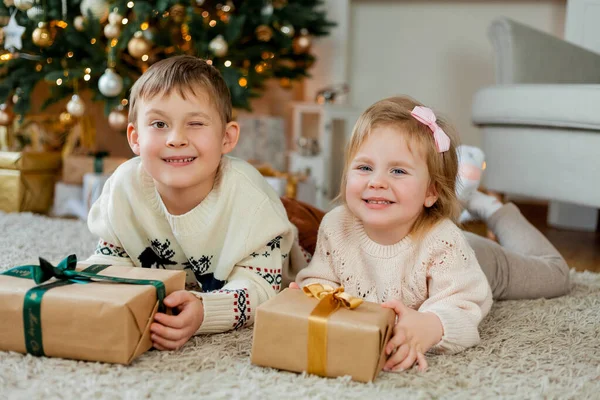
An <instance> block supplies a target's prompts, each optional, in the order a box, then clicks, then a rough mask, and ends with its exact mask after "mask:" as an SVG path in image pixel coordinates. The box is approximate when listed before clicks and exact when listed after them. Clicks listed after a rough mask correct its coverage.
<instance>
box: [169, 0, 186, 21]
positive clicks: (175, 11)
mask: <svg viewBox="0 0 600 400" xmlns="http://www.w3.org/2000/svg"><path fill="white" fill-rule="evenodd" d="M169 15H170V16H171V18H172V19H173V21H174V22H175V23H178V24H180V23H182V22H183V20H184V19H185V6H184V5H183V4H175V5H174V6H173V7H171V9H170V10H169Z"/></svg>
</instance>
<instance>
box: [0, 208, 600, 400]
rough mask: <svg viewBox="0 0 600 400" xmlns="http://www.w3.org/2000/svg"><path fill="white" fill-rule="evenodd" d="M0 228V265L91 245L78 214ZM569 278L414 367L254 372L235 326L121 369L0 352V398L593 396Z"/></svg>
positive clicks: (578, 299) (1, 222)
mask: <svg viewBox="0 0 600 400" xmlns="http://www.w3.org/2000/svg"><path fill="white" fill-rule="evenodd" d="M0 232H2V233H1V236H0V270H4V269H7V268H8V267H11V266H13V265H17V264H24V263H29V262H35V261H36V257H37V256H38V255H40V256H43V257H45V258H48V259H60V258H62V257H64V256H66V255H67V254H70V253H76V254H77V255H78V256H79V257H81V258H83V257H85V256H87V255H88V254H89V253H90V252H92V251H93V249H94V246H95V238H94V237H92V235H90V234H89V233H88V232H87V228H86V225H85V224H84V223H82V222H79V221H70V220H58V219H50V218H45V217H41V216H36V215H31V214H3V213H2V212H0ZM572 279H573V282H574V286H573V290H572V292H571V294H570V295H569V296H565V297H562V298H557V299H552V300H534V301H506V302H501V303H497V304H496V305H495V306H494V308H493V309H492V312H491V314H490V315H489V316H488V318H486V320H485V321H484V322H483V323H482V325H481V333H482V338H483V340H482V342H481V344H480V345H479V346H477V347H475V348H472V349H469V350H467V351H465V352H463V353H462V354H459V355H454V356H430V357H429V363H430V367H429V370H428V371H427V372H425V373H418V372H416V371H412V370H411V371H408V372H404V373H399V374H394V373H381V374H380V375H379V378H378V379H377V380H376V381H375V383H370V384H362V383H356V382H352V381H350V380H349V379H347V378H339V379H324V378H319V377H315V376H306V375H304V374H301V375H299V374H294V373H289V372H281V371H277V370H273V369H267V368H260V367H255V366H253V365H251V364H250V361H249V355H250V349H251V338H252V331H251V330H250V329H246V330H243V331H240V332H232V333H226V334H219V335H212V336H201V337H196V338H194V339H193V340H192V341H191V342H190V343H188V344H187V345H186V346H185V347H184V348H183V349H181V350H180V351H179V352H172V353H166V352H158V351H151V352H148V353H146V354H144V355H143V356H142V357H141V358H139V359H138V360H137V361H135V362H134V363H133V364H132V365H130V366H127V367H126V366H120V365H110V364H101V363H90V362H77V361H70V360H62V359H50V358H36V357H32V356H30V355H21V354H17V353H7V352H0V399H4V398H7V399H8V398H10V399H37V398H44V399H55V398H56V399H58V398H61V399H62V398H69V399H117V398H123V399H139V398H150V399H167V398H176V399H195V400H197V399H199V398H244V399H250V398H252V399H253V398H257V399H264V398H322V399H331V398H340V399H346V398H360V399H372V398H386V399H389V398H411V399H421V398H423V399H429V398H450V399H451V398H456V399H463V398H467V397H477V398H490V397H502V398H515V399H523V398H534V399H553V398H561V399H564V398H580V399H589V398H599V396H600V274H592V273H575V272H573V273H572ZM0 306H1V305H0ZM0 323H2V322H1V321H0ZM280 351H285V349H280Z"/></svg>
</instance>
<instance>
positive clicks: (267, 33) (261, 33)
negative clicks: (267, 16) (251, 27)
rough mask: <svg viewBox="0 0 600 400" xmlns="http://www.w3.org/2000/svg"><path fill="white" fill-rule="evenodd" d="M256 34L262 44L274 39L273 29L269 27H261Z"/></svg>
mask: <svg viewBox="0 0 600 400" xmlns="http://www.w3.org/2000/svg"><path fill="white" fill-rule="evenodd" d="M254 33H255V34H256V37H257V38H258V40H260V41H261V42H268V41H269V40H271V38H272V37H273V29H271V28H270V27H269V26H267V25H259V26H258V27H257V28H256V30H255V31H254Z"/></svg>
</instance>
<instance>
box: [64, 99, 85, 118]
mask: <svg viewBox="0 0 600 400" xmlns="http://www.w3.org/2000/svg"><path fill="white" fill-rule="evenodd" d="M67 111H68V112H69V114H71V115H72V116H74V117H82V116H83V114H84V113H85V103H84V102H83V100H81V97H79V95H76V94H74V95H73V96H72V97H71V100H69V102H68V103H67Z"/></svg>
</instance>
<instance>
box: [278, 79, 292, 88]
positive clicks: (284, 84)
mask: <svg viewBox="0 0 600 400" xmlns="http://www.w3.org/2000/svg"><path fill="white" fill-rule="evenodd" d="M279 85H281V87H282V88H284V89H289V88H291V87H292V81H291V79H290V78H281V79H280V80H279Z"/></svg>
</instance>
